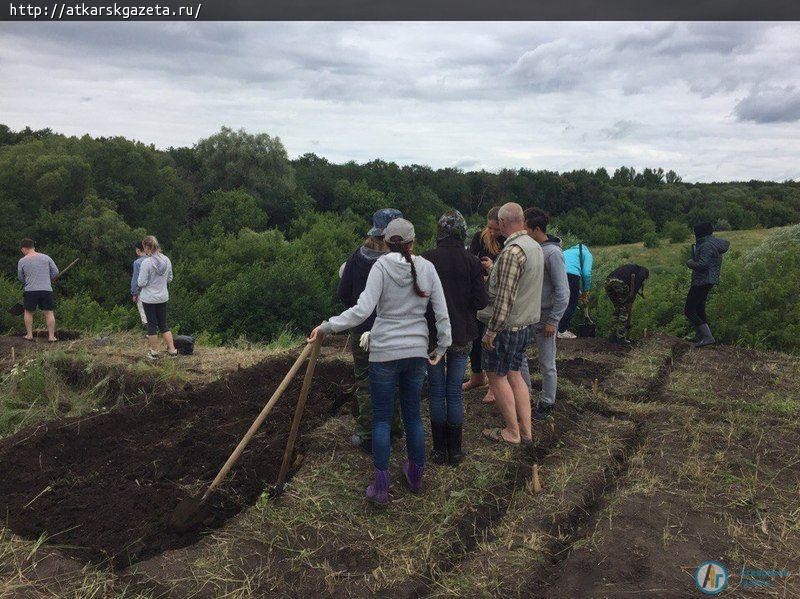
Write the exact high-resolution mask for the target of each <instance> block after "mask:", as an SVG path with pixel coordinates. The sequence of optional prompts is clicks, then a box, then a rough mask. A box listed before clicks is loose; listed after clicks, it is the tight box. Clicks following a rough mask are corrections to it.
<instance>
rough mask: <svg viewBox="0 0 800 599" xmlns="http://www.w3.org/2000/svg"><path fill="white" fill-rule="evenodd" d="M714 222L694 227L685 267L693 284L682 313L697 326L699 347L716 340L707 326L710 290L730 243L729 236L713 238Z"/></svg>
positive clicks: (715, 280)
mask: <svg viewBox="0 0 800 599" xmlns="http://www.w3.org/2000/svg"><path fill="white" fill-rule="evenodd" d="M713 232H714V228H713V227H712V226H711V223H709V222H704V223H700V224H699V225H697V226H696V227H695V228H694V235H695V244H694V245H693V246H692V259H691V260H689V261H687V262H686V266H687V267H689V268H690V269H691V270H692V283H691V286H690V287H689V293H688V294H687V295H686V305H685V306H684V309H683V313H684V314H685V315H686V318H688V319H689V322H691V323H692V325H693V326H694V330H695V332H696V333H697V337H696V338H695V346H696V347H704V346H706V345H713V344H714V343H716V340H715V339H714V335H712V334H711V329H710V328H709V326H708V317H707V316H706V302H707V301H708V294H709V292H710V291H711V289H712V288H713V287H714V285H716V284H717V283H719V276H720V272H721V270H722V256H723V254H724V253H725V252H727V251H728V248H730V246H731V244H730V242H729V241H727V240H726V239H720V238H719V237H714V235H712V233H713Z"/></svg>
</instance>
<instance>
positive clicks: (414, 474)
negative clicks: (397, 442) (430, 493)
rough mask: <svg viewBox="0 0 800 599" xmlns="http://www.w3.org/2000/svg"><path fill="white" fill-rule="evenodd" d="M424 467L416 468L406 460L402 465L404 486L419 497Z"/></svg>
mask: <svg viewBox="0 0 800 599" xmlns="http://www.w3.org/2000/svg"><path fill="white" fill-rule="evenodd" d="M423 470H425V466H417V465H416V464H415V463H414V462H410V461H409V460H406V461H405V462H404V463H403V474H405V475H406V486H407V487H408V490H409V491H411V492H412V493H414V494H415V495H419V494H420V493H422V471H423Z"/></svg>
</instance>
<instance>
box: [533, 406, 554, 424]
mask: <svg viewBox="0 0 800 599" xmlns="http://www.w3.org/2000/svg"><path fill="white" fill-rule="evenodd" d="M552 411H553V406H552V405H550V404H546V403H541V402H539V405H538V406H536V409H535V410H534V411H533V414H532V416H533V419H534V420H538V421H539V422H544V421H545V420H547V419H548V418H552V417H553V416H552V414H551V412H552Z"/></svg>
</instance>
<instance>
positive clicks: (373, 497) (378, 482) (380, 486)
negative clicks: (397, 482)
mask: <svg viewBox="0 0 800 599" xmlns="http://www.w3.org/2000/svg"><path fill="white" fill-rule="evenodd" d="M366 495H367V499H369V500H370V501H371V502H372V503H374V504H376V505H386V504H387V503H389V471H388V470H378V469H377V468H375V481H374V482H373V483H372V484H371V485H370V486H368V487H367V492H366Z"/></svg>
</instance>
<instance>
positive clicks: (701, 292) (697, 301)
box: [683, 285, 713, 327]
mask: <svg viewBox="0 0 800 599" xmlns="http://www.w3.org/2000/svg"><path fill="white" fill-rule="evenodd" d="M712 287H713V285H692V286H691V287H689V293H687V294H686V304H685V305H684V307H683V313H684V314H685V315H686V318H688V319H689V322H691V323H692V324H693V325H694V326H696V327H699V326H700V325H701V324H708V316H706V302H707V301H708V292H709V291H711V288H712Z"/></svg>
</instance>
